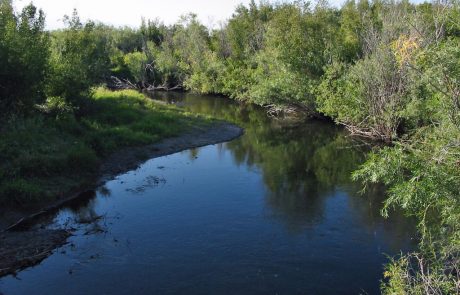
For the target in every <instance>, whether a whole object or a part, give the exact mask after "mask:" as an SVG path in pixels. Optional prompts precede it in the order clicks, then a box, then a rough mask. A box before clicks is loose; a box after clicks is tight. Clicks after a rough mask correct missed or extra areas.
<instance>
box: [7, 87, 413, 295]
mask: <svg viewBox="0 0 460 295" xmlns="http://www.w3.org/2000/svg"><path fill="white" fill-rule="evenodd" d="M154 96H155V98H157V99H160V98H161V99H163V100H166V101H168V102H171V103H176V104H178V105H179V106H181V107H183V108H185V109H186V110H188V111H191V112H196V113H202V114H208V115H213V116H215V117H218V118H222V119H226V120H229V121H232V122H235V123H237V124H239V125H241V126H243V127H245V128H246V133H245V135H244V136H243V137H241V138H239V139H237V140H235V141H232V142H230V143H224V144H218V145H213V146H207V147H204V148H199V149H193V150H189V151H185V152H181V153H178V154H174V155H170V156H166V157H161V158H157V159H153V160H150V161H148V162H146V163H145V164H143V165H142V166H141V167H140V168H139V169H138V170H136V171H131V172H129V173H126V174H124V175H120V176H118V177H117V178H116V179H115V180H113V181H110V182H108V183H107V184H106V185H105V186H104V187H101V188H100V189H99V190H98V191H96V192H89V193H88V194H86V196H85V197H84V198H82V199H81V200H79V201H78V202H75V203H74V204H71V205H69V206H68V207H67V208H64V209H62V210H61V211H60V212H58V213H57V214H56V215H55V216H51V217H50V218H51V219H52V220H53V223H52V224H51V225H50V226H51V227H56V226H65V227H68V228H72V229H76V235H75V236H73V237H72V238H70V240H69V242H70V243H69V244H68V245H66V246H64V247H63V248H60V249H59V250H57V251H56V252H55V254H53V255H52V256H51V257H50V258H48V259H46V260H45V261H44V262H42V263H41V264H40V265H39V266H36V267H34V268H30V269H27V270H25V271H23V272H21V273H19V274H18V276H17V278H14V277H12V276H10V277H6V278H3V279H1V280H0V293H4V294H5V295H14V294H47V295H49V294H66V295H71V294H359V293H364V294H366V293H367V294H377V293H379V281H380V280H381V279H382V272H383V265H384V263H385V262H387V257H386V255H395V254H397V253H399V252H400V251H401V250H402V251H406V250H408V249H410V248H411V247H412V242H411V233H412V232H414V229H413V227H412V225H411V224H410V223H409V222H408V221H407V220H406V219H404V218H402V217H400V216H399V215H397V214H395V215H394V217H393V218H391V219H389V220H384V219H382V218H381V217H380V214H379V210H380V209H381V203H382V200H383V192H382V191H381V190H380V189H378V188H374V189H372V190H371V191H369V192H368V193H367V194H365V195H361V194H359V193H358V192H359V190H360V189H361V188H360V186H359V185H357V184H354V183H352V182H351V181H350V173H351V171H353V169H355V168H356V167H357V166H358V165H359V164H360V163H362V161H363V159H364V154H365V148H363V147H362V146H360V144H359V143H358V142H354V141H352V140H351V139H350V138H348V137H347V136H346V134H345V133H344V132H343V131H342V130H340V129H339V128H337V127H335V126H332V125H331V124H329V123H324V122H309V123H306V124H301V125H297V126H296V124H294V125H293V124H288V123H286V122H284V121H281V120H275V119H270V118H268V117H267V116H266V114H265V112H264V110H261V109H259V108H257V107H254V106H247V105H246V106H245V105H240V104H237V103H234V102H231V101H229V100H227V99H225V98H220V97H212V96H196V95H192V94H166V96H165V94H163V95H162V97H159V96H157V95H154ZM94 220H96V221H95V222H94ZM89 221H93V222H89Z"/></svg>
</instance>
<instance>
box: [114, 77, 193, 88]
mask: <svg viewBox="0 0 460 295" xmlns="http://www.w3.org/2000/svg"><path fill="white" fill-rule="evenodd" d="M111 79H112V83H113V86H114V88H116V89H136V90H147V91H175V90H183V89H184V87H183V86H182V85H180V84H178V85H176V86H173V87H169V86H167V85H160V86H155V85H151V84H148V83H141V84H135V83H133V82H131V81H129V79H120V78H118V77H115V76H112V77H111Z"/></svg>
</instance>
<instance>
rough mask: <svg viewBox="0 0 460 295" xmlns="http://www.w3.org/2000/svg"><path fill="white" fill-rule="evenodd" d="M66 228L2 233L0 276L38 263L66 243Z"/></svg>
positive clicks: (0, 240) (0, 241) (0, 235)
mask: <svg viewBox="0 0 460 295" xmlns="http://www.w3.org/2000/svg"><path fill="white" fill-rule="evenodd" d="M69 236H70V233H69V232H67V231H65V230H34V231H25V232H7V233H3V234H0V277H2V276H5V275H8V274H15V273H16V272H17V271H20V270H22V269H24V268H26V267H29V266H33V265H36V264H38V263H40V262H41V261H42V260H44V259H45V258H47V257H48V256H50V255H51V254H52V253H53V250H54V249H56V247H59V246H61V245H63V244H65V242H66V240H67V238H68V237H69Z"/></svg>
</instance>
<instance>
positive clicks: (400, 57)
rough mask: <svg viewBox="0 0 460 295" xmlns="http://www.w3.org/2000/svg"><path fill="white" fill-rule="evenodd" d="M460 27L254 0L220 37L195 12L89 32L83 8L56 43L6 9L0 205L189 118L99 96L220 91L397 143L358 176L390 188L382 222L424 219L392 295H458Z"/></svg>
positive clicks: (455, 7)
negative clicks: (169, 21)
mask: <svg viewBox="0 0 460 295" xmlns="http://www.w3.org/2000/svg"><path fill="white" fill-rule="evenodd" d="M459 19H460V9H459V2H458V0H445V1H444V0H443V1H433V2H431V3H422V4H411V3H410V2H408V1H386V0H384V1H381V0H375V1H367V0H360V1H358V2H354V1H347V2H345V3H344V4H343V5H342V6H341V7H340V8H336V7H333V6H331V5H329V4H327V2H325V1H319V2H317V3H310V2H306V1H302V0H301V1H294V2H293V3H279V4H272V3H270V2H261V3H260V4H256V3H255V2H254V1H252V2H251V3H250V4H249V5H248V6H243V5H240V6H239V7H238V8H236V10H235V12H234V14H233V15H232V17H231V18H230V19H229V20H228V22H226V23H224V24H222V25H221V26H219V27H214V28H207V27H205V26H204V25H203V24H201V23H200V22H199V21H198V18H197V16H196V15H193V14H189V15H185V16H183V17H182V18H181V19H180V20H179V21H178V22H177V23H176V24H174V25H170V26H166V25H164V24H163V23H161V22H160V21H158V20H155V21H151V20H142V22H141V26H140V27H139V28H138V29H134V28H128V27H125V28H114V27H110V26H106V25H104V24H99V23H94V22H87V23H82V22H81V20H80V19H79V17H78V14H77V13H76V12H74V13H73V14H72V15H71V16H70V17H65V24H66V26H65V28H64V29H61V30H57V31H52V32H48V31H46V30H45V29H44V26H45V18H44V13H43V12H42V11H40V10H38V9H37V8H36V7H34V6H33V5H29V6H27V7H26V8H25V9H24V10H23V11H22V12H15V11H14V10H13V8H12V2H11V0H0V115H1V119H0V120H1V123H2V125H1V126H2V127H1V131H0V132H1V139H2V140H1V141H0V158H1V162H0V195H1V196H2V197H1V198H0V200H1V201H2V202H13V203H14V202H19V203H27V202H30V201H32V200H40V199H42V198H43V197H44V196H48V197H52V196H56V195H58V194H59V193H61V192H63V191H66V190H67V189H68V188H73V187H77V186H78V185H81V184H82V182H81V181H76V180H75V179H88V178H85V177H83V178H82V177H80V176H81V175H86V174H88V175H89V174H91V173H94V169H95V167H97V164H98V163H99V162H100V160H101V159H102V158H103V157H104V156H106V155H107V154H109V153H111V152H112V151H114V150H116V149H118V148H119V147H121V146H129V145H137V144H145V143H150V142H152V141H155V140H157V139H159V138H162V137H164V136H170V135H172V134H176V133H177V132H180V130H182V127H184V126H185V125H187V124H188V123H187V122H190V121H188V120H187V118H189V117H187V116H186V115H185V114H182V113H179V112H178V111H175V110H172V109H167V108H163V107H159V106H155V105H152V104H150V103H148V102H147V101H146V100H145V99H144V98H143V97H141V96H140V95H139V94H137V93H136V92H116V93H112V92H110V91H108V90H105V89H102V88H99V89H97V90H95V91H94V90H92V89H94V88H93V87H94V86H96V85H100V84H102V83H106V84H108V85H109V86H110V87H121V88H132V89H144V88H148V89H150V90H155V89H156V90H159V89H161V90H168V89H181V88H183V89H186V90H190V91H195V92H199V93H216V94H223V95H226V96H229V97H231V98H233V99H237V100H241V101H246V102H250V103H256V104H259V105H263V106H266V107H267V109H268V110H269V112H270V113H271V114H280V113H290V112H302V113H305V114H307V115H309V116H325V117H329V118H331V119H333V120H334V121H335V122H336V123H337V124H340V125H343V126H345V127H346V128H347V129H348V130H350V132H351V133H353V134H356V135H359V136H365V137H370V138H373V139H376V140H379V141H383V142H386V143H387V145H386V147H383V148H380V147H378V148H377V147H376V148H374V150H373V151H372V152H371V153H370V154H369V156H368V160H367V162H366V164H364V165H363V166H362V167H361V168H360V169H359V170H358V171H356V172H355V173H354V177H355V179H357V180H361V181H363V182H364V183H365V184H366V183H376V182H378V183H384V184H386V186H387V188H388V198H387V200H386V202H385V206H384V210H383V212H382V213H383V214H391V209H392V208H395V207H397V208H402V209H404V210H405V212H406V213H407V214H408V215H412V216H415V217H416V218H417V219H418V221H419V238H420V248H419V251H417V253H412V254H410V255H402V256H401V257H400V258H395V259H394V260H393V262H392V263H390V264H389V265H388V266H387V270H386V272H385V276H386V279H385V281H384V282H382V290H383V292H384V293H387V294H458V293H459V292H460V290H459V289H460V283H459V282H460V279H459V275H460V270H459V253H460V237H459V235H460V229H459V227H460V204H459V202H460V196H459V193H460V192H459V188H460V172H459V171H460V81H459V79H460V78H459V77H460V21H459ZM63 175H75V177H63Z"/></svg>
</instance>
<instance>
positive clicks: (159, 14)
mask: <svg viewBox="0 0 460 295" xmlns="http://www.w3.org/2000/svg"><path fill="white" fill-rule="evenodd" d="M31 1H32V2H33V3H34V4H35V5H36V6H38V7H39V8H42V9H43V10H44V11H45V13H46V25H47V28H48V29H56V28H61V27H63V23H62V18H63V16H64V15H66V14H67V15H70V14H71V13H72V11H73V9H74V8H76V9H77V10H78V13H79V15H80V17H81V19H82V20H84V21H86V20H88V19H91V20H95V21H101V22H103V23H105V24H110V25H115V26H124V25H127V26H131V27H138V26H139V25H140V23H141V18H142V17H145V18H146V19H155V18H158V19H160V20H161V21H163V22H164V23H165V24H167V25H169V24H173V23H175V22H176V21H177V20H178V19H179V17H180V16H181V15H184V14H187V13H189V12H193V13H196V14H197V15H198V17H199V19H200V20H201V22H202V23H203V24H204V25H206V26H207V27H214V26H216V25H218V24H219V22H221V21H225V20H227V19H228V18H230V17H231V15H232V13H233V12H234V11H235V8H236V6H238V4H248V3H249V2H250V0H13V3H14V5H15V7H16V9H17V10H20V9H22V8H23V7H24V6H25V5H27V4H29V3H30V2H31ZM283 1H290V0H283ZM422 1H423V0H412V1H411V2H422ZM258 2H259V1H258V0H256V3H258ZM343 2H344V0H329V3H331V4H332V5H337V6H339V5H340V4H341V3H343Z"/></svg>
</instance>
